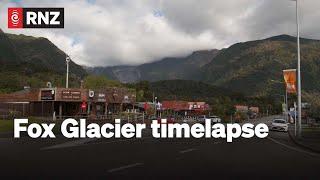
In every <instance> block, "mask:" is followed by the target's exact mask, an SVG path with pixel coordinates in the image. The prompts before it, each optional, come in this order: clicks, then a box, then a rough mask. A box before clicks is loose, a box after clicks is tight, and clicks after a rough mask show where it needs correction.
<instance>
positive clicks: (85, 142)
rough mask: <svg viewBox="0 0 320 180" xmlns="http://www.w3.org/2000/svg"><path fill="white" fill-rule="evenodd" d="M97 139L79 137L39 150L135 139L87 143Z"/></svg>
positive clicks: (123, 140)
mask: <svg viewBox="0 0 320 180" xmlns="http://www.w3.org/2000/svg"><path fill="white" fill-rule="evenodd" d="M149 138H152V137H144V138H140V139H149ZM96 140H98V139H97V138H94V139H91V138H87V139H80V140H76V141H71V142H70V141H69V142H65V143H62V144H57V145H53V146H48V147H44V148H41V149H40V150H50V149H60V148H70V147H76V146H87V145H98V144H111V143H117V142H125V141H132V140H135V139H119V140H115V141H106V142H96V143H88V142H91V141H96Z"/></svg>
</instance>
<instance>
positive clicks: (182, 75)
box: [87, 49, 219, 83]
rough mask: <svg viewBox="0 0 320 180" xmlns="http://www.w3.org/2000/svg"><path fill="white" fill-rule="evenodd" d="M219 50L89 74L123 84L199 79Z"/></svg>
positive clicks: (99, 68)
mask: <svg viewBox="0 0 320 180" xmlns="http://www.w3.org/2000/svg"><path fill="white" fill-rule="evenodd" d="M218 54H219V50H217V49H212V50H202V51H195V52H193V53H192V54H190V55H188V56H187V57H168V58H164V59H162V60H159V61H155V62H152V63H146V64H142V65H139V66H113V67H94V68H87V70H88V72H89V73H93V74H98V75H106V76H107V77H109V78H112V79H115V80H119V81H121V82H123V83H133V82H138V81H143V80H147V81H160V80H175V79H188V80H189V79H192V80H200V79H197V78H198V77H199V76H200V73H201V71H200V69H201V68H202V67H203V66H204V65H206V64H208V63H209V62H210V61H211V60H212V59H213V58H214V57H215V56H216V55H218Z"/></svg>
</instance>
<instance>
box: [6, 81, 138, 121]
mask: <svg viewBox="0 0 320 180" xmlns="http://www.w3.org/2000/svg"><path fill="white" fill-rule="evenodd" d="M135 102H136V96H135V91H132V90H130V89H127V88H115V87H114V88H113V87H109V88H105V89H103V90H89V89H81V88H68V89H67V88H40V89H26V90H23V91H19V92H15V93H11V94H1V95H0V114H2V115H8V114H9V113H14V114H15V115H17V116H40V117H57V118H67V117H77V116H79V117H86V116H92V117H93V118H94V117H96V116H104V115H107V114H114V113H119V112H122V111H125V110H127V109H130V108H131V109H132V108H134V106H133V105H134V103H135Z"/></svg>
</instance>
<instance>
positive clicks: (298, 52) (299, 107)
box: [294, 0, 301, 137]
mask: <svg viewBox="0 0 320 180" xmlns="http://www.w3.org/2000/svg"><path fill="white" fill-rule="evenodd" d="M294 1H296V23H297V54H298V63H297V71H298V72H297V81H298V82H297V84H298V89H297V95H298V125H299V129H298V136H299V137H301V71H300V67H301V64H300V26H299V0H294Z"/></svg>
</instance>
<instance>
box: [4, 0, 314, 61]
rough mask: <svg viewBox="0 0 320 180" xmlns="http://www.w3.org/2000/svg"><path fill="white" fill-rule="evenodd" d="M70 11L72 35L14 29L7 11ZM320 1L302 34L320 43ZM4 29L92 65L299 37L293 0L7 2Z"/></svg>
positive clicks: (305, 17)
mask: <svg viewBox="0 0 320 180" xmlns="http://www.w3.org/2000/svg"><path fill="white" fill-rule="evenodd" d="M14 6H22V7H64V8H65V28H64V29H23V30H16V29H15V30H11V29H7V19H6V18H7V14H6V13H7V7H14ZM319 6H320V2H318V1H317V2H315V1H314V0H304V1H303V2H302V3H301V34H302V35H303V36H305V37H309V38H316V39H320V25H319V24H318V23H316V22H318V19H319V18H320V12H319V11H318V9H319ZM0 22H1V23H0V28H2V29H3V30H4V31H5V32H9V33H15V34H20V33H22V34H26V35H32V36H38V37H39V36H42V37H46V38H48V39H49V40H51V41H52V42H53V43H54V44H56V45H57V46H58V47H59V48H60V49H62V50H63V51H65V52H66V53H68V54H70V55H71V57H72V58H73V60H74V61H75V62H77V63H80V64H83V65H90V66H110V65H122V64H141V63H146V62H152V61H156V60H159V59H161V58H164V57H168V56H185V55H187V54H190V53H191V52H192V51H195V50H201V49H213V48H224V47H227V46H229V45H232V44H233V43H236V42H239V41H248V40H254V39H261V38H265V37H268V36H272V35H277V34H291V35H295V3H294V2H293V1H290V0H241V1H239V0H224V1H220V0H219V1H218V0H201V1H198V0H174V1H168V0H134V1H133V0H70V1H65V0H55V1H54V0H28V1H8V0H5V1H1V2H0Z"/></svg>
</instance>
